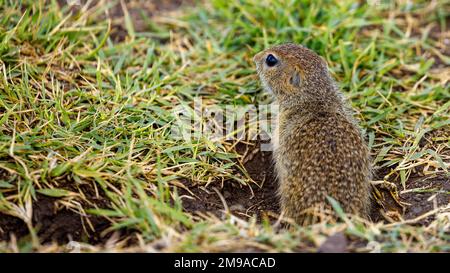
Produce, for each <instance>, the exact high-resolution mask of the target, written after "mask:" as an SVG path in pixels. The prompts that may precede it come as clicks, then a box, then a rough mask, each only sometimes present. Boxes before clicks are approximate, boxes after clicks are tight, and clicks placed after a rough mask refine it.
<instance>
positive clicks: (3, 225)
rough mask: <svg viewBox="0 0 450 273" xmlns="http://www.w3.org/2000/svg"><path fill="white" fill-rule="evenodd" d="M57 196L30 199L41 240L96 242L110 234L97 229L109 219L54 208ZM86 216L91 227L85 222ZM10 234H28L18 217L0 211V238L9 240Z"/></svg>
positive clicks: (102, 227)
mask: <svg viewBox="0 0 450 273" xmlns="http://www.w3.org/2000/svg"><path fill="white" fill-rule="evenodd" d="M68 188H69V187H68ZM57 200H58V199H57V198H52V197H47V196H44V195H41V194H38V195H37V200H35V201H34V202H33V218H32V222H33V227H34V228H35V229H36V230H37V235H38V237H39V240H40V242H41V243H49V242H58V243H60V244H62V243H67V242H69V241H71V240H74V241H78V242H88V243H91V244H97V243H100V242H105V241H106V240H107V239H108V238H109V236H110V235H111V234H107V235H105V236H102V235H101V233H102V231H103V230H105V229H106V228H107V227H108V226H110V222H109V221H108V220H106V219H104V218H102V217H98V216H93V215H87V216H81V215H80V214H78V213H77V212H75V211H72V210H69V209H66V208H57V206H56V201H57ZM87 220H89V221H90V222H91V224H92V227H93V229H91V228H90V226H89V225H88V224H87ZM12 234H14V235H15V236H16V237H17V238H22V237H24V236H27V235H29V231H28V228H27V226H26V224H25V223H24V222H23V221H22V220H21V219H19V218H16V217H13V216H10V215H6V214H2V213H0V241H2V240H9V239H10V238H11V235H12Z"/></svg>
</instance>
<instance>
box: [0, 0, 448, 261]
mask: <svg viewBox="0 0 450 273" xmlns="http://www.w3.org/2000/svg"><path fill="white" fill-rule="evenodd" d="M381 2H382V3H384V5H381V6H370V5H367V4H365V2H364V1H361V3H362V4H355V3H354V2H353V1H311V2H310V1H287V0H286V1H282V0H279V1H256V0H245V1H223V0H213V1H211V2H209V3H207V4H201V5H200V6H195V7H190V8H187V9H184V10H182V11H178V12H177V14H176V15H173V16H175V17H171V18H170V19H168V17H153V18H146V20H145V24H146V27H145V30H143V31H137V30H136V28H135V27H134V26H133V23H132V21H131V19H132V18H131V16H125V18H124V19H123V27H124V29H125V30H126V31H127V37H126V38H125V40H123V41H120V42H117V41H115V39H114V33H115V31H116V30H115V28H116V27H117V26H116V25H115V24H112V23H111V22H109V21H108V20H107V19H102V18H103V17H102V16H103V14H104V13H105V10H106V9H109V8H111V6H112V3H110V4H108V5H105V4H103V3H102V2H100V3H98V4H97V5H96V6H95V7H90V8H86V9H85V10H83V11H82V12H77V11H70V10H69V9H68V8H67V7H65V8H62V9H61V8H59V7H58V5H57V3H56V1H45V2H44V1H7V0H0V14H2V16H1V18H0V114H1V117H0V212H1V213H3V214H8V215H12V216H14V217H17V218H20V219H21V220H22V221H23V222H24V223H25V224H26V225H27V228H28V230H29V233H30V236H28V237H26V238H24V239H22V240H19V242H18V243H16V244H14V243H8V242H3V243H2V242H0V251H15V250H18V251H64V250H65V248H64V245H61V246H55V245H52V244H50V245H48V244H47V245H44V244H42V240H41V239H40V238H39V236H38V234H39V232H38V227H36V225H35V224H34V223H33V221H32V220H31V219H32V213H33V211H32V204H33V202H36V200H37V195H38V194H41V195H46V196H50V197H55V198H57V204H58V207H60V208H67V209H70V210H72V211H76V212H77V213H79V214H81V215H87V214H91V215H98V216H101V217H105V218H107V219H108V221H110V225H109V227H108V230H111V231H114V230H121V231H125V230H127V231H132V232H134V236H136V237H137V238H138V240H137V241H138V243H136V244H133V245H132V246H129V247H125V246H124V245H122V244H117V245H116V246H115V247H113V248H112V249H110V250H116V251H135V250H148V251H153V250H155V249H159V248H156V245H159V246H161V244H162V245H163V247H162V250H163V251H188V252H189V251H231V250H236V249H238V250H249V249H254V248H257V249H261V250H264V251H298V250H302V251H314V250H315V249H316V247H317V246H318V245H320V243H321V242H323V240H324V239H325V238H326V236H328V235H330V234H333V233H334V232H338V231H342V232H345V233H346V234H347V235H349V236H350V237H351V238H353V239H355V240H356V241H361V242H364V244H363V245H364V246H362V247H354V251H383V252H390V251H394V252H396V251H437V252H439V251H450V245H449V244H448V240H449V235H448V230H449V227H450V226H449V225H450V222H449V211H448V206H447V210H445V209H441V210H438V211H436V213H434V214H435V220H434V221H433V222H432V223H431V224H430V225H428V226H417V225H412V224H414V223H413V222H412V221H410V222H408V221H406V222H405V221H404V222H399V223H389V224H383V223H364V221H362V220H359V219H354V218H347V217H346V216H345V215H343V216H342V217H343V218H344V221H342V222H341V223H334V222H324V223H321V224H317V225H314V226H309V227H293V228H292V229H289V230H284V229H282V230H280V229H279V228H278V227H276V226H271V225H270V224H268V223H266V224H258V223H256V222H255V219H250V220H249V221H247V220H240V219H237V218H236V217H234V216H229V217H228V218H226V219H217V218H214V217H212V216H210V217H199V216H193V215H191V214H189V213H185V212H183V210H182V206H181V201H180V198H179V195H178V190H177V188H176V186H177V185H178V186H179V185H180V183H181V182H184V181H189V182H191V183H195V184H203V185H205V184H208V183H209V184H214V183H217V185H220V183H222V182H224V183H230V182H232V181H236V182H238V183H243V184H246V183H251V182H252V181H251V179H250V178H249V177H248V176H247V175H246V173H245V170H243V168H242V166H241V165H240V164H239V163H238V162H239V161H238V160H236V159H239V158H240V156H239V155H238V154H237V152H236V151H235V150H234V148H233V147H234V146H233V143H230V142H225V141H216V142H214V141H211V140H209V139H208V138H207V137H200V138H199V139H196V140H195V141H193V142H190V143H187V142H185V141H182V140H176V139H173V138H171V137H170V128H171V125H172V124H173V119H174V115H173V109H174V108H175V107H176V106H178V105H182V104H190V103H191V102H192V101H193V99H194V98H196V97H200V96H201V97H202V98H203V103H205V104H207V105H212V104H214V105H219V106H220V107H225V105H248V104H255V103H257V104H258V103H259V104H263V103H268V102H270V98H269V97H268V96H267V95H266V94H265V93H264V92H262V90H261V87H260V85H259V83H258V80H257V77H256V75H255V70H254V66H253V64H252V61H251V59H252V56H253V55H254V54H255V53H257V52H258V51H260V50H262V49H264V48H266V47H268V46H270V45H273V44H276V43H281V42H296V43H301V44H304V45H305V46H307V47H309V48H311V49H313V50H315V51H316V52H317V53H319V54H320V55H322V56H323V57H324V58H325V59H326V60H327V62H328V64H329V67H330V69H331V71H332V73H333V75H334V77H335V78H336V80H337V81H338V82H339V83H340V86H341V88H342V90H343V91H344V93H345V95H346V96H347V97H348V98H349V101H350V102H351V104H352V106H353V108H354V109H355V112H356V117H357V118H358V119H359V120H360V124H361V126H362V128H363V129H364V131H365V132H366V134H367V137H368V143H369V146H370V148H371V153H372V156H373V159H374V168H375V169H376V170H378V171H380V172H382V173H383V175H385V176H384V178H381V179H382V180H383V181H382V182H381V184H383V183H389V182H395V181H400V183H401V185H402V186H403V189H399V190H404V189H405V188H406V185H407V184H408V181H409V178H410V177H411V176H412V175H429V176H436V175H439V176H444V177H447V179H450V178H449V171H448V168H449V164H450V129H449V128H450V110H449V109H450V103H449V101H450V91H449V90H450V88H449V80H450V76H449V65H450V56H448V53H449V52H448V47H449V45H448V41H447V44H445V43H444V41H443V40H444V38H439V33H446V35H447V36H446V37H447V38H446V39H449V38H448V33H449V29H450V26H449V25H448V24H449V23H448V22H449V20H448V19H449V16H450V2H449V1H448V0H440V1H435V2H433V3H427V1H411V2H413V3H411V4H409V5H406V4H400V3H392V4H388V2H387V1H381ZM389 3H390V2H389ZM438 29H440V31H439V30H438ZM442 37H443V35H442ZM445 50H446V51H445ZM425 138H427V139H428V140H429V141H426V142H425V144H423V143H422V142H421V140H423V139H425ZM237 169H241V170H243V173H241V172H238V171H236V170H237ZM87 189H88V190H87ZM88 192H89V194H88ZM95 200H102V201H101V202H98V201H95ZM83 217H84V216H83ZM84 218H85V220H86V223H85V224H86V228H87V229H89V223H88V218H87V217H84ZM105 247H106V248H108V247H111V246H105V245H97V246H93V245H89V244H84V245H83V246H82V250H84V251H99V250H104V248H105Z"/></svg>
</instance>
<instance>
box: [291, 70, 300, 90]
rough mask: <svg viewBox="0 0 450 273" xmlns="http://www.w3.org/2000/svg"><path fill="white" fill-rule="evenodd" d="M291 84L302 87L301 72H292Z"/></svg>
mask: <svg viewBox="0 0 450 273" xmlns="http://www.w3.org/2000/svg"><path fill="white" fill-rule="evenodd" d="M289 83H290V84H292V85H293V86H295V87H300V83H301V77H300V71H299V70H298V69H294V71H293V72H292V75H291V77H290V78H289Z"/></svg>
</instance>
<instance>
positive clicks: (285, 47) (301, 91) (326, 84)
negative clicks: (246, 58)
mask: <svg viewBox="0 0 450 273" xmlns="http://www.w3.org/2000/svg"><path fill="white" fill-rule="evenodd" d="M253 60H254V62H255V64H256V70H257V72H258V75H259V77H260V79H261V82H262V84H263V85H264V87H265V89H267V91H269V92H271V93H273V94H274V95H275V97H276V98H277V99H278V100H279V102H280V103H283V101H285V100H289V101H291V100H293V99H295V100H296V101H303V102H316V103H319V104H323V103H322V102H324V103H326V102H332V101H337V100H336V99H337V98H338V97H339V95H338V94H337V92H338V91H337V88H336V85H335V83H334V81H333V79H332V77H331V76H330V74H329V72H328V68H327V64H326V62H325V60H324V59H322V58H321V57H320V56H319V55H317V54H316V53H314V52H313V51H312V50H310V49H308V48H306V47H304V46H301V45H296V44H282V45H277V46H274V47H272V48H269V49H266V50H264V51H261V52H259V53H258V54H256V55H255V57H254V58H253Z"/></svg>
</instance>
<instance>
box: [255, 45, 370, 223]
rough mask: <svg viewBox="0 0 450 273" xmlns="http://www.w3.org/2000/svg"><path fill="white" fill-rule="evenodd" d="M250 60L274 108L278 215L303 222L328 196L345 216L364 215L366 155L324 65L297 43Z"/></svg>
mask: <svg viewBox="0 0 450 273" xmlns="http://www.w3.org/2000/svg"><path fill="white" fill-rule="evenodd" d="M253 60H254V62H255V63H256V69H257V72H258V75H259V77H260V79H261V82H262V84H263V86H264V87H265V89H266V90H267V91H269V92H271V93H273V94H274V95H275V97H276V100H277V102H278V104H279V115H278V122H277V128H276V130H275V132H274V134H273V138H272V143H273V148H274V160H275V169H276V173H277V176H278V180H279V195H280V199H281V209H282V211H283V212H284V213H285V215H286V216H288V217H290V218H292V219H294V220H295V221H296V222H298V223H301V224H305V223H308V222H310V221H314V217H313V215H314V214H315V213H316V212H317V210H318V209H319V210H320V209H324V208H328V209H329V208H330V205H329V204H330V203H329V202H328V200H327V198H326V196H330V197H332V198H334V199H335V200H337V201H338V202H339V204H340V205H341V207H342V208H343V209H344V211H345V212H347V213H351V214H357V215H360V216H362V217H367V215H368V212H369V207H370V184H369V179H370V173H371V171H370V160H369V151H368V148H367V146H366V144H365V141H364V139H363V137H362V135H361V132H360V129H359V127H358V125H357V123H356V121H355V120H354V119H353V117H352V112H351V110H350V109H349V108H348V106H347V104H346V103H345V100H344V97H343V95H342V93H341V92H340V91H339V89H338V87H337V85H336V83H335V82H334V80H333V79H332V77H331V75H330V73H329V72H328V68H327V64H326V62H325V61H324V60H323V59H322V58H321V57H319V56H318V55H317V54H316V53H314V52H313V51H311V50H309V49H307V48H306V47H303V46H300V45H296V44H283V45H278V46H274V47H272V48H270V49H267V50H264V51H262V52H260V53H258V54H256V55H255V57H254V59H253Z"/></svg>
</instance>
